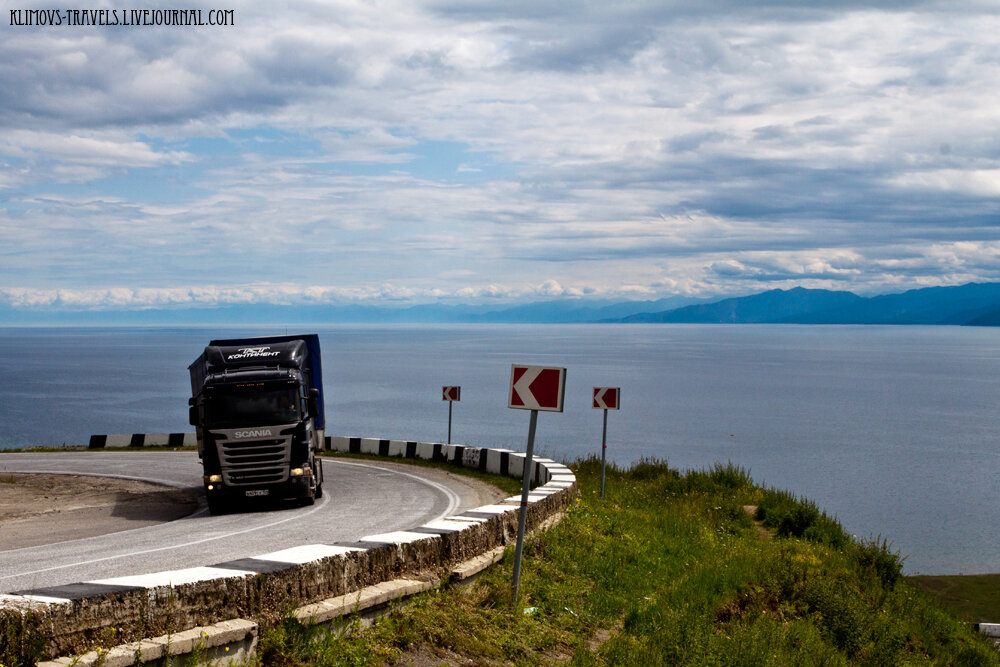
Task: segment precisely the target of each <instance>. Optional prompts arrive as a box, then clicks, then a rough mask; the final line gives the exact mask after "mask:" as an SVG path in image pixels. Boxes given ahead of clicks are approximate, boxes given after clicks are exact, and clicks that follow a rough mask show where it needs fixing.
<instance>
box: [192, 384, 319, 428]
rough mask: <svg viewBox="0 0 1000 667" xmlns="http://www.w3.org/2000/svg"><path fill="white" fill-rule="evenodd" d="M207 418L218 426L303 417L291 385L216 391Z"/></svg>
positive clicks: (206, 408)
mask: <svg viewBox="0 0 1000 667" xmlns="http://www.w3.org/2000/svg"><path fill="white" fill-rule="evenodd" d="M205 412H206V415H205V416H206V418H207V421H208V422H209V424H211V425H212V426H216V427H226V426H230V427H236V426H254V425H260V426H267V425H275V424H290V423H292V422H297V421H299V419H300V415H299V400H298V393H297V392H296V391H295V389H293V388H290V387H280V388H267V387H262V386H259V385H257V386H250V387H232V388H226V389H224V390H221V391H216V392H213V393H212V395H211V396H209V397H208V400H207V401H206V404H205Z"/></svg>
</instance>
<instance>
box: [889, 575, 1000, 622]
mask: <svg viewBox="0 0 1000 667" xmlns="http://www.w3.org/2000/svg"><path fill="white" fill-rule="evenodd" d="M907 579H908V580H909V581H912V582H913V583H914V584H916V585H917V586H919V587H921V588H923V589H924V590H926V591H927V592H929V593H931V594H932V595H934V596H935V597H936V598H938V599H939V600H941V602H942V603H944V605H945V606H946V607H948V608H949V609H951V610H952V611H953V612H955V614H956V615H957V616H958V617H959V618H962V619H965V620H966V621H969V622H973V623H996V622H998V620H1000V594H998V593H997V592H998V591H1000V574H965V575H954V576H950V575H917V576H913V577H907Z"/></svg>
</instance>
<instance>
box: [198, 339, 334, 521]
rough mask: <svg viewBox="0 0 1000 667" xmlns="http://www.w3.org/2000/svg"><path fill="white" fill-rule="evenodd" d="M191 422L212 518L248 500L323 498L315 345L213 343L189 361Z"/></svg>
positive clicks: (269, 341) (270, 341)
mask: <svg viewBox="0 0 1000 667" xmlns="http://www.w3.org/2000/svg"><path fill="white" fill-rule="evenodd" d="M188 370H189V371H190V372H191V399H190V401H189V402H188V403H189V406H190V421H191V424H192V425H193V426H195V427H196V431H197V435H198V456H199V458H201V462H202V467H203V469H204V482H205V493H206V495H207V498H208V507H209V510H210V511H211V512H212V513H213V514H219V513H223V512H227V511H229V510H230V509H233V508H235V507H236V506H237V501H238V500H240V499H246V498H258V497H270V498H297V499H298V500H299V501H300V502H301V503H302V504H304V505H311V504H312V503H313V502H314V501H315V499H316V498H319V497H321V496H322V494H323V467H322V465H320V463H319V461H318V460H317V458H316V454H317V453H318V452H319V451H321V450H322V449H323V442H324V429H325V427H326V420H325V417H324V413H323V371H322V364H321V362H320V350H319V338H318V337H317V336H316V334H306V335H301V336H267V337H262V338H237V339H228V340H213V341H211V342H210V343H209V345H208V347H206V348H205V351H204V352H203V353H202V354H201V355H200V356H199V357H198V358H197V359H195V360H194V363H192V364H191V365H190V366H189V367H188Z"/></svg>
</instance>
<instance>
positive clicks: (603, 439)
mask: <svg viewBox="0 0 1000 667" xmlns="http://www.w3.org/2000/svg"><path fill="white" fill-rule="evenodd" d="M607 451H608V410H607V408H605V410H604V430H603V431H602V432H601V498H602V499H603V498H604V459H605V453H606V452H607Z"/></svg>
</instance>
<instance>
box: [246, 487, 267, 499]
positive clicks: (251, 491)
mask: <svg viewBox="0 0 1000 667" xmlns="http://www.w3.org/2000/svg"><path fill="white" fill-rule="evenodd" d="M268 493H270V489H247V491H246V494H247V497H248V498H251V497H253V496H266V495H267V494H268Z"/></svg>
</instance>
